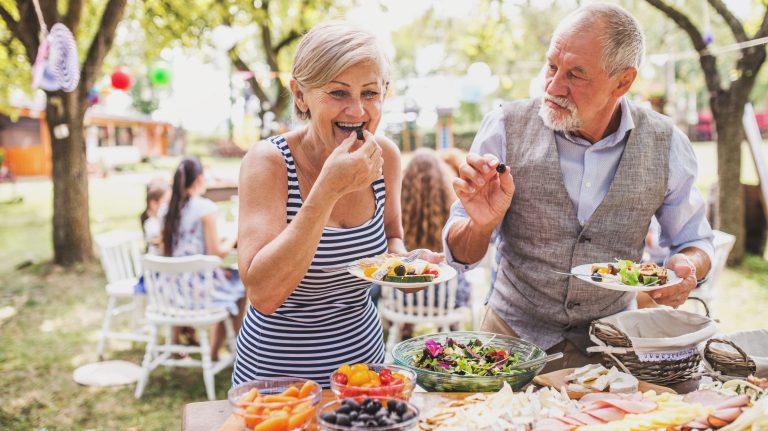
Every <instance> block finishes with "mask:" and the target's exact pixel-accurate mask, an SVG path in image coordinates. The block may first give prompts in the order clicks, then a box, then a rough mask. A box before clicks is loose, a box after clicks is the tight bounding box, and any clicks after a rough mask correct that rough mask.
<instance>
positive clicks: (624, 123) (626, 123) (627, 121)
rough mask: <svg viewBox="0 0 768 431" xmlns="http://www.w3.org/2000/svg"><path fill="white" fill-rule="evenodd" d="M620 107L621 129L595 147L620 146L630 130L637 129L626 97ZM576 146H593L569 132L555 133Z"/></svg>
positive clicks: (620, 100)
mask: <svg viewBox="0 0 768 431" xmlns="http://www.w3.org/2000/svg"><path fill="white" fill-rule="evenodd" d="M619 107H620V108H621V120H620V121H619V128H618V129H616V131H615V132H613V133H611V134H610V135H608V136H606V137H605V138H603V139H601V140H599V141H597V142H595V143H594V147H600V148H608V147H613V146H614V145H617V144H619V143H620V142H623V141H624V138H625V137H626V136H627V133H629V131H630V130H632V129H634V128H635V121H634V120H633V119H632V115H631V114H630V112H629V101H628V100H627V98H626V97H624V96H622V97H621V99H619ZM555 133H556V134H558V135H560V136H562V137H563V138H565V139H567V140H568V141H570V142H573V143H574V144H579V145H586V146H593V144H591V143H590V142H589V141H587V140H586V139H582V138H579V137H577V136H574V135H572V134H571V133H568V132H560V131H558V132H555Z"/></svg>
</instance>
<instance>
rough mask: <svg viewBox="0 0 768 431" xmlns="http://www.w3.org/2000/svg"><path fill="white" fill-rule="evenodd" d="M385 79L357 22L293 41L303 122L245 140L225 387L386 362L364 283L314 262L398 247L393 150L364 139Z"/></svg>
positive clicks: (321, 376) (324, 376) (379, 140)
mask: <svg viewBox="0 0 768 431" xmlns="http://www.w3.org/2000/svg"><path fill="white" fill-rule="evenodd" d="M388 85H389V65H388V63H387V60H386V58H385V56H384V54H383V53H382V51H381V49H380V47H379V45H378V43H377V42H376V40H375V38H374V37H373V36H372V35H371V34H370V33H368V32H367V31H365V30H361V29H359V28H356V27H354V26H352V25H350V24H348V23H344V22H327V23H323V24H320V25H318V26H316V27H315V28H313V29H312V30H310V31H309V32H308V33H307V34H306V35H305V36H304V37H303V38H302V40H301V41H300V42H299V45H298V47H297V50H296V55H295V58H294V63H293V71H292V79H291V82H290V87H291V92H292V93H293V98H294V114H295V115H296V116H297V117H298V118H300V119H304V120H307V124H306V126H305V127H303V128H301V129H299V130H297V131H292V132H287V133H285V134H282V135H278V136H273V137H271V138H269V139H266V140H264V141H262V142H260V143H258V144H257V145H255V146H254V147H253V148H252V149H251V150H250V151H249V152H248V154H247V155H246V156H245V158H244V160H243V162H242V166H241V170H240V192H239V195H240V215H239V233H240V235H239V241H240V242H239V244H238V260H239V262H238V263H239V267H240V275H241V277H242V280H243V282H244V283H245V286H246V289H247V295H248V298H249V299H250V302H251V304H252V306H251V307H250V308H249V309H248V313H247V315H246V318H245V320H244V322H243V326H242V329H241V331H240V333H239V335H238V340H237V357H236V361H235V367H234V371H233V374H232V382H233V384H238V383H241V382H244V381H248V380H249V379H252V378H253V377H256V376H280V375H293V376H299V377H305V378H310V379H313V380H315V381H317V382H319V383H320V384H321V385H322V386H323V387H328V385H329V380H328V379H329V375H330V374H331V372H333V371H334V370H335V369H336V368H337V367H339V366H340V365H342V364H345V363H349V364H352V363H356V362H382V361H383V360H384V344H383V340H382V331H381V325H380V321H379V316H378V314H377V312H376V308H375V307H374V305H373V303H372V302H371V300H370V298H369V294H368V290H369V288H370V284H369V283H366V282H365V281H363V280H361V279H357V278H355V277H354V276H352V275H350V274H349V273H348V272H347V271H345V270H342V271H336V272H323V271H322V268H323V267H326V266H331V265H334V266H335V265H339V264H344V263H351V262H354V261H355V260H357V259H360V258H364V257H370V256H375V255H377V254H380V253H384V252H387V251H389V252H395V253H405V248H404V246H403V239H402V238H403V228H402V223H401V218H400V186H401V177H400V154H399V152H398V149H397V147H396V146H395V145H394V144H393V143H392V141H390V140H389V139H387V138H384V137H381V136H374V133H375V132H376V129H377V127H378V125H379V121H380V120H381V104H382V100H383V99H384V94H385V93H386V91H387V86H388ZM358 131H361V132H362V136H361V137H362V139H358Z"/></svg>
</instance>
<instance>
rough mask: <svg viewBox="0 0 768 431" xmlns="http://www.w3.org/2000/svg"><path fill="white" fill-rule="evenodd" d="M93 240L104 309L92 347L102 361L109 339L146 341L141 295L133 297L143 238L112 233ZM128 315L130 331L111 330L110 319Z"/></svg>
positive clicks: (133, 233) (135, 232)
mask: <svg viewBox="0 0 768 431" xmlns="http://www.w3.org/2000/svg"><path fill="white" fill-rule="evenodd" d="M94 241H95V242H96V245H97V248H98V251H99V256H100V258H101V266H102V268H103V269H104V274H105V275H106V277H107V285H106V286H105V290H106V292H107V297H108V299H107V309H106V312H105V313H104V320H103V321H102V324H101V336H100V337H99V344H98V347H97V348H96V352H97V353H98V355H99V358H100V359H102V358H103V355H104V349H105V348H106V347H107V342H108V340H109V339H117V340H128V341H139V342H146V341H147V340H148V339H149V338H148V332H147V331H146V328H144V327H143V325H142V319H143V316H142V314H143V309H142V306H143V302H144V301H143V295H137V294H135V291H134V289H135V286H136V283H137V282H138V279H139V275H140V274H141V262H140V258H141V254H142V252H141V249H142V247H143V241H144V237H143V235H142V233H141V232H140V231H138V230H114V231H110V232H106V233H103V234H99V235H96V236H95V237H94ZM129 312H130V313H132V314H131V328H130V330H128V331H122V332H121V331H113V329H112V325H113V323H114V322H113V319H114V318H115V317H116V316H118V315H121V314H124V313H129Z"/></svg>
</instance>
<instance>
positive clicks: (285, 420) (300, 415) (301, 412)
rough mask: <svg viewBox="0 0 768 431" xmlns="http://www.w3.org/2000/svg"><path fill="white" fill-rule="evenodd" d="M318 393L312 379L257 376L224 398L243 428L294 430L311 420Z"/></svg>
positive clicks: (317, 387) (318, 386)
mask: <svg viewBox="0 0 768 431" xmlns="http://www.w3.org/2000/svg"><path fill="white" fill-rule="evenodd" d="M321 393H322V389H321V388H320V385H319V384H317V383H316V382H314V381H312V380H307V379H302V378H299V377H257V378H256V379H254V380H251V381H249V382H245V383H241V384H239V385H237V386H235V387H233V388H232V389H230V390H229V392H227V399H228V400H229V405H230V407H232V413H234V415H235V416H237V417H238V418H240V419H242V423H243V426H244V427H245V429H247V430H253V429H254V428H256V427H258V426H260V425H261V426H262V427H263V426H265V425H269V426H268V427H267V428H268V429H281V430H290V431H294V430H303V429H304V428H306V427H307V425H309V424H310V423H311V422H312V419H313V418H314V416H315V411H316V410H317V405H318V404H319V403H320V395H321ZM267 422H269V423H267ZM273 427H274V428H273Z"/></svg>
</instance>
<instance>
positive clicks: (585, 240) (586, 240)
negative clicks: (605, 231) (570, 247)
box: [579, 236, 592, 243]
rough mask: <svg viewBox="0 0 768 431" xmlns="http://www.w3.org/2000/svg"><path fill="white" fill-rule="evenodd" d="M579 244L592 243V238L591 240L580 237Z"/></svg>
mask: <svg viewBox="0 0 768 431" xmlns="http://www.w3.org/2000/svg"><path fill="white" fill-rule="evenodd" d="M579 242H581V243H585V242H589V243H591V242H592V238H590V237H588V236H580V237H579Z"/></svg>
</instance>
